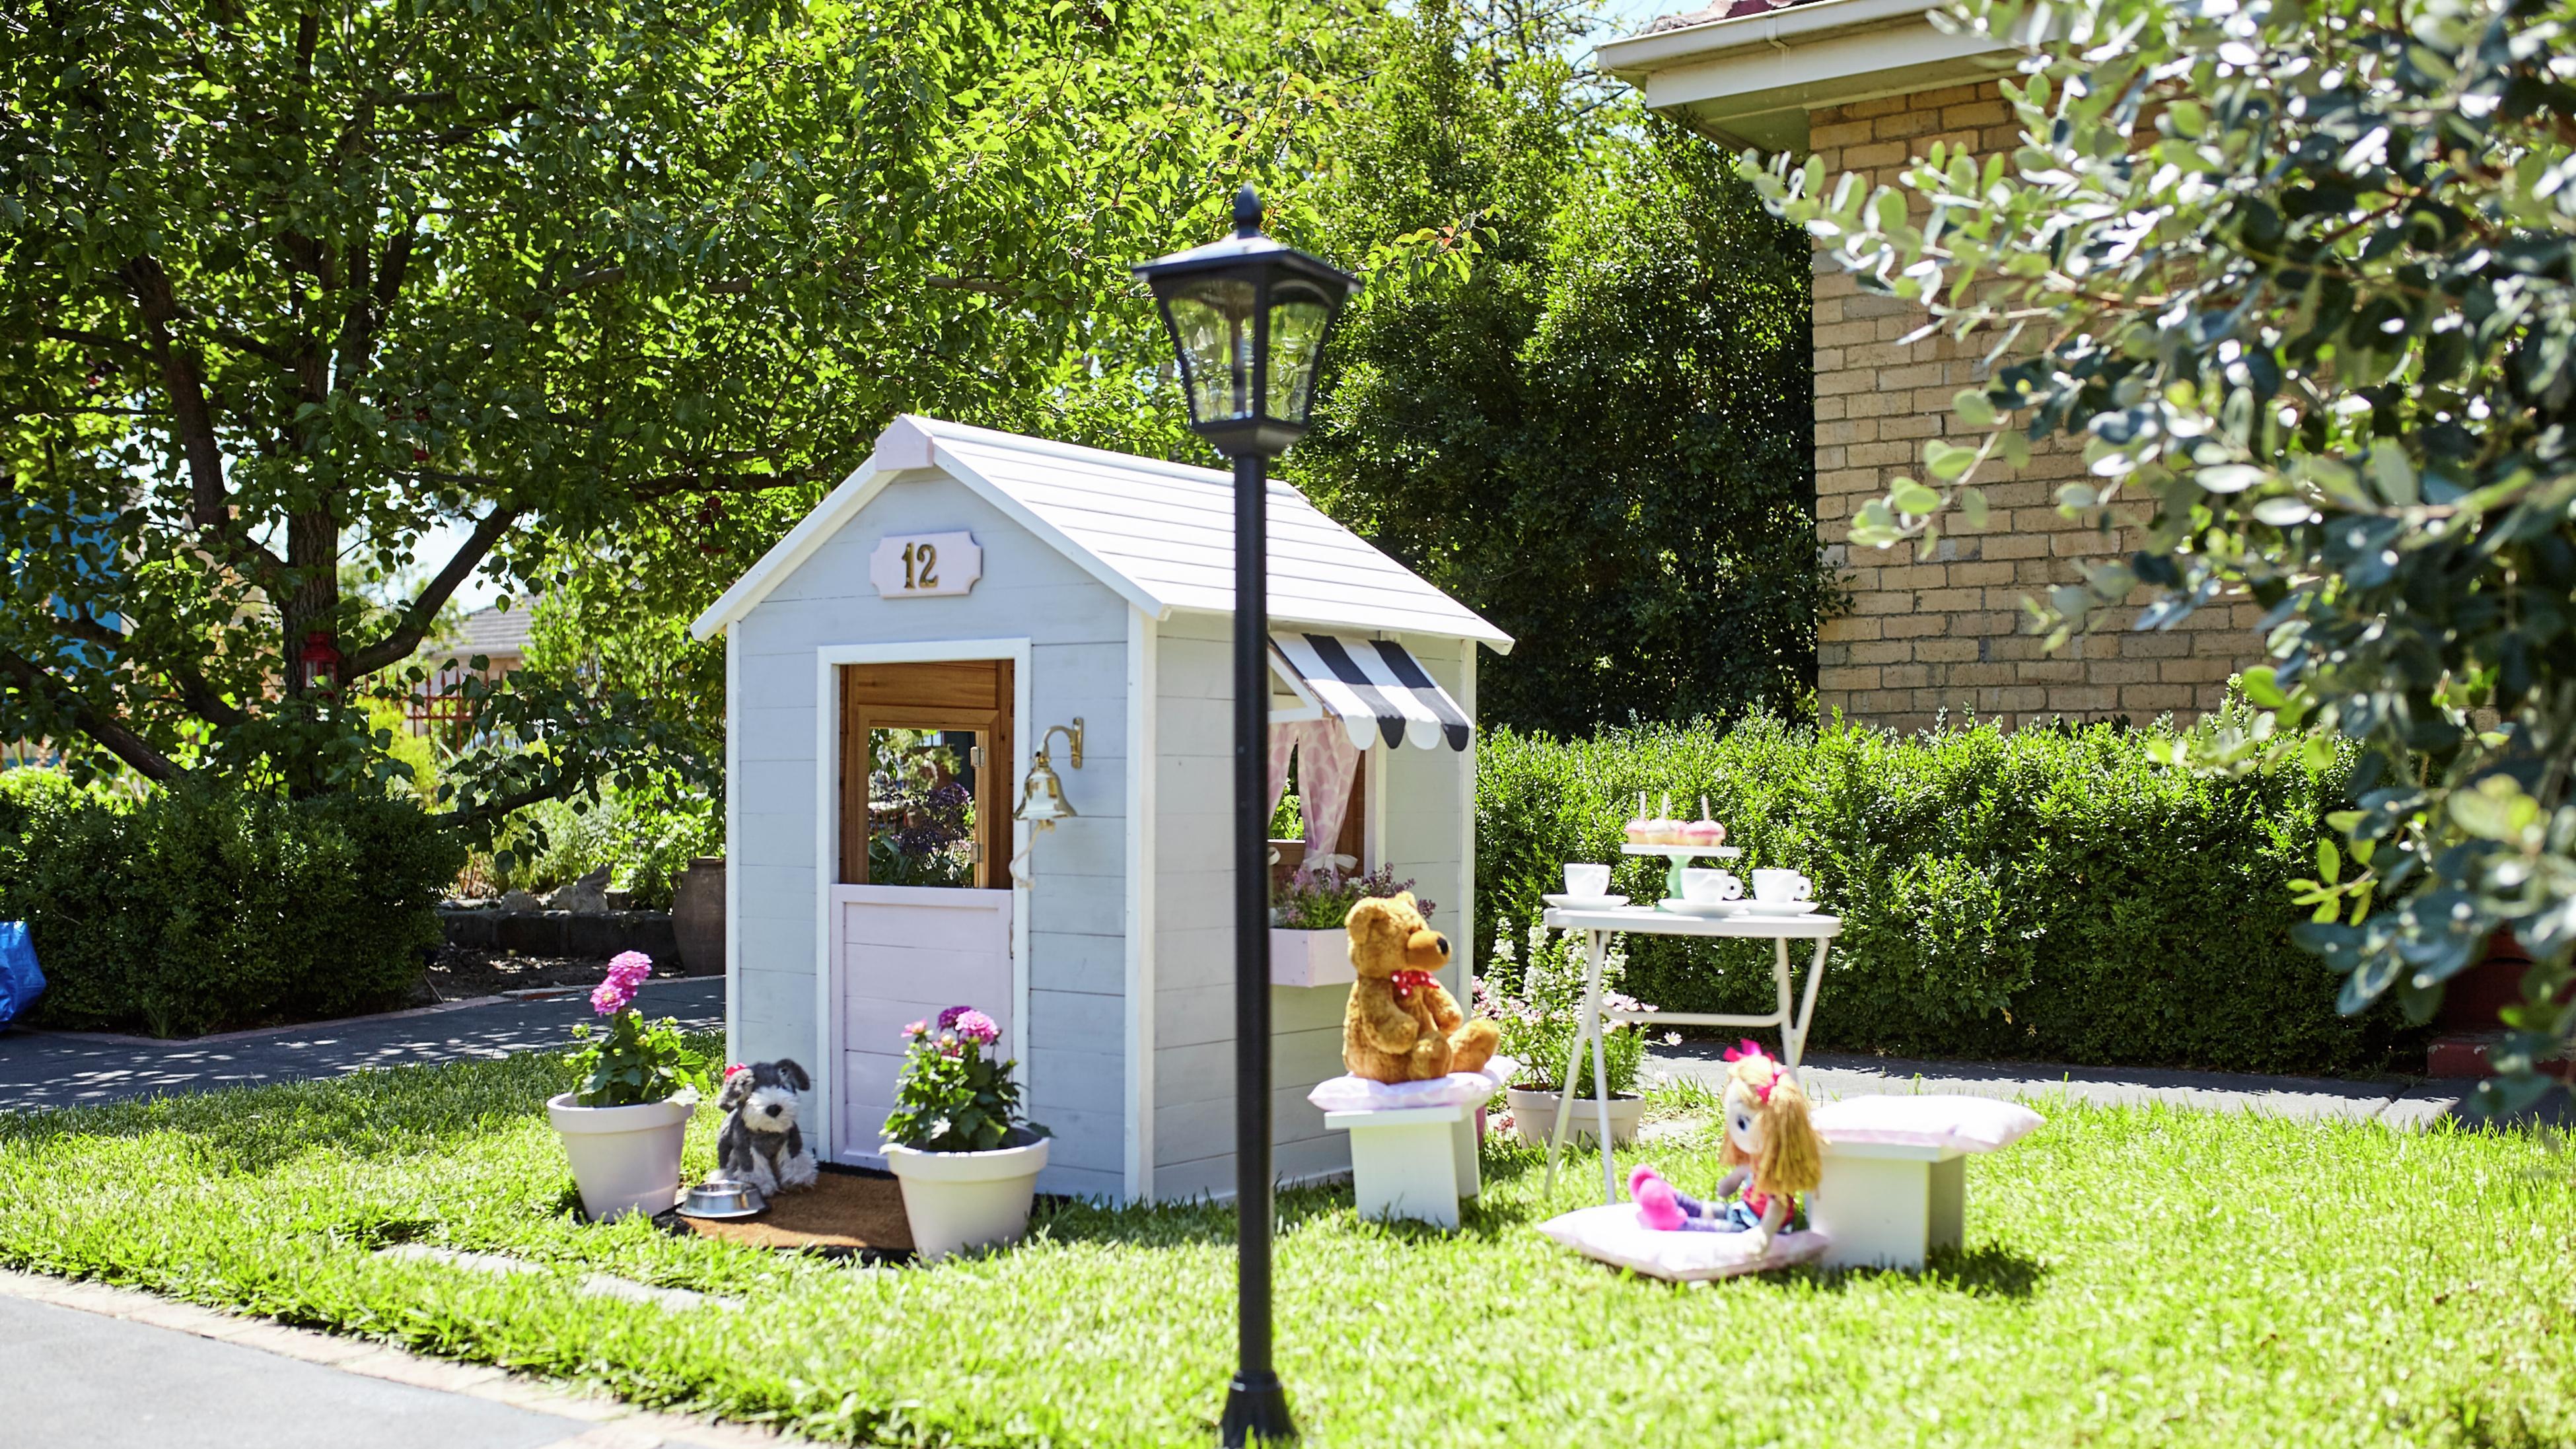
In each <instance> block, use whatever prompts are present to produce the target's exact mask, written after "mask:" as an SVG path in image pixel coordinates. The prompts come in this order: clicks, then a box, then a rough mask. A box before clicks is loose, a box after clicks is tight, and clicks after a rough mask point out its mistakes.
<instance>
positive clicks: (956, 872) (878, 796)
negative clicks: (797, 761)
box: [868, 728, 984, 887]
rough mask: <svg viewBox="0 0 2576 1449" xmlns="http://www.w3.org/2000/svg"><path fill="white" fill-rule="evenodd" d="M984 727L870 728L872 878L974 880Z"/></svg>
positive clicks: (885, 881) (917, 882) (906, 882)
mask: <svg viewBox="0 0 2576 1449" xmlns="http://www.w3.org/2000/svg"><path fill="white" fill-rule="evenodd" d="M983 744H984V740H983V731H981V730H949V729H899V728H880V729H870V730H869V731H868V884H870V885H898V886H968V887H971V886H973V885H974V884H975V863H976V860H975V858H976V848H977V847H976V838H977V837H976V825H977V824H978V808H979V806H980V804H981V802H979V801H978V800H977V799H976V798H975V781H976V777H977V776H978V774H979V773H980V771H979V770H978V768H977V767H978V766H979V765H980V764H981V763H982V756H981V749H982V746H983Z"/></svg>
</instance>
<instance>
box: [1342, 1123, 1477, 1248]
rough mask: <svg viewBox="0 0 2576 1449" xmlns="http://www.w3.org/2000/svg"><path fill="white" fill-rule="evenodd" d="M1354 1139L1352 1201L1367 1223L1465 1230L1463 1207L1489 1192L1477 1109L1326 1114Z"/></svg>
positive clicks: (1352, 1151)
mask: <svg viewBox="0 0 2576 1449" xmlns="http://www.w3.org/2000/svg"><path fill="white" fill-rule="evenodd" d="M1324 1126H1325V1127H1327V1128H1329V1129H1331V1130H1333V1131H1336V1132H1348V1133H1350V1134H1351V1195H1352V1196H1353V1197H1355V1198H1357V1199H1358V1202H1359V1210H1360V1216H1361V1217H1364V1218H1413V1219H1416V1220H1418V1221H1421V1222H1426V1223H1432V1224H1435V1225H1437V1226H1439V1227H1444V1228H1454V1227H1456V1226H1458V1204H1459V1202H1460V1201H1461V1200H1463V1199H1466V1198H1471V1197H1474V1196H1475V1195H1476V1194H1477V1193H1479V1192H1481V1191H1483V1190H1484V1181H1483V1178H1482V1176H1481V1175H1480V1172H1479V1169H1478V1166H1477V1162H1476V1105H1475V1104H1474V1103H1472V1102H1461V1103H1458V1104H1456V1105H1454V1106H1447V1107H1382V1108H1378V1109H1375V1110H1372V1111H1359V1112H1326V1113H1325V1114H1324Z"/></svg>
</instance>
